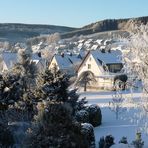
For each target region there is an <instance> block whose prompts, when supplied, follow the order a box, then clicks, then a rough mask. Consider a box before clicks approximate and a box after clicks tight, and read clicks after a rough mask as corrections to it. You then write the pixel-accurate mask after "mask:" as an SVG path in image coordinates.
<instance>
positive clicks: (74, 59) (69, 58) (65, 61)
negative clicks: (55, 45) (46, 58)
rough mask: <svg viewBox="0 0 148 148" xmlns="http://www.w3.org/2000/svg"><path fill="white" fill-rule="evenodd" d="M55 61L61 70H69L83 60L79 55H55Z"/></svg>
mask: <svg viewBox="0 0 148 148" xmlns="http://www.w3.org/2000/svg"><path fill="white" fill-rule="evenodd" d="M55 59H56V61H57V64H58V66H59V68H60V69H68V68H70V67H72V66H73V65H75V64H78V63H80V62H81V59H80V58H78V56H77V55H68V54H64V55H63V56H62V55H55Z"/></svg>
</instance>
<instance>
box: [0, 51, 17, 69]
mask: <svg viewBox="0 0 148 148" xmlns="http://www.w3.org/2000/svg"><path fill="white" fill-rule="evenodd" d="M1 57H2V59H3V61H4V62H5V64H6V66H7V68H8V69H9V68H11V67H12V66H13V65H14V64H16V63H17V61H18V59H17V53H11V52H3V53H2V55H1Z"/></svg>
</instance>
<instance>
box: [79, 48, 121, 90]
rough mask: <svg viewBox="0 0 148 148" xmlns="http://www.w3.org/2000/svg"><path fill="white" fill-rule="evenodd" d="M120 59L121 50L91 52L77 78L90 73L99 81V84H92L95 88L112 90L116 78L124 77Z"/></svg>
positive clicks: (81, 66)
mask: <svg viewBox="0 0 148 148" xmlns="http://www.w3.org/2000/svg"><path fill="white" fill-rule="evenodd" d="M120 57H121V51H119V50H116V51H111V50H109V51H101V50H94V51H93V50H91V51H89V52H88V53H87V55H86V56H85V58H84V60H83V61H82V63H81V65H80V66H79V68H78V71H77V76H78V77H80V76H82V73H84V72H86V71H90V72H92V73H93V74H94V76H95V79H96V80H97V82H95V83H94V84H92V86H93V87H96V88H105V89H112V88H113V86H114V83H115V78H116V77H117V76H119V75H122V73H121V69H122V67H123V65H122V61H121V58H120Z"/></svg>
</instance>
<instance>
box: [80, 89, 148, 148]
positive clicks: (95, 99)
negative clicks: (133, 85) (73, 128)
mask: <svg viewBox="0 0 148 148" xmlns="http://www.w3.org/2000/svg"><path fill="white" fill-rule="evenodd" d="M114 93H115V92H111V91H98V92H86V93H84V92H82V93H80V98H82V97H86V99H87V100H88V104H98V105H99V106H100V107H101V111H102V117H103V119H102V125H101V126H99V127H95V128H94V131H95V138H96V146H97V147H98V141H99V139H100V137H102V136H106V135H108V134H111V135H113V136H114V138H115V143H118V142H119V140H120V139H121V138H122V137H123V136H126V137H127V139H128V142H129V143H131V142H132V141H133V140H134V139H135V134H136V132H137V131H138V130H139V126H138V125H137V124H135V123H132V122H131V120H132V118H131V117H133V116H134V113H135V112H136V110H135V109H134V108H133V107H132V105H133V104H132V103H130V102H129V103H126V104H125V106H126V107H127V108H128V111H125V110H123V112H122V113H121V114H120V117H122V118H119V119H118V120H116V117H115V113H114V112H113V111H111V110H110V109H109V107H108V106H109V101H111V100H112V95H113V94H114ZM122 93H123V95H124V96H123V97H126V98H127V99H129V98H130V97H132V96H133V98H135V99H137V98H139V97H140V96H141V92H140V91H138V90H136V91H134V93H133V94H131V93H130V91H123V92H122ZM129 100H130V99H129ZM142 139H143V140H144V145H145V146H144V147H145V148H148V135H146V134H144V133H142Z"/></svg>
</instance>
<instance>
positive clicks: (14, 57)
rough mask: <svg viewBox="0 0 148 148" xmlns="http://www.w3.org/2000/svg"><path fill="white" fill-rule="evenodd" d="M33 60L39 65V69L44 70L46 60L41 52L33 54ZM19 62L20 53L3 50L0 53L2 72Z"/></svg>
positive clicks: (0, 71)
mask: <svg viewBox="0 0 148 148" xmlns="http://www.w3.org/2000/svg"><path fill="white" fill-rule="evenodd" d="M31 60H32V62H34V63H35V64H36V66H37V70H38V71H39V72H42V71H43V70H45V68H46V61H45V60H44V59H42V58H41V56H40V55H39V54H32V57H31ZM18 62H19V59H18V53H13V52H2V53H1V55H0V69H1V70H0V73H4V72H6V71H8V70H10V69H11V68H13V66H14V65H15V64H16V63H18Z"/></svg>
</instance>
